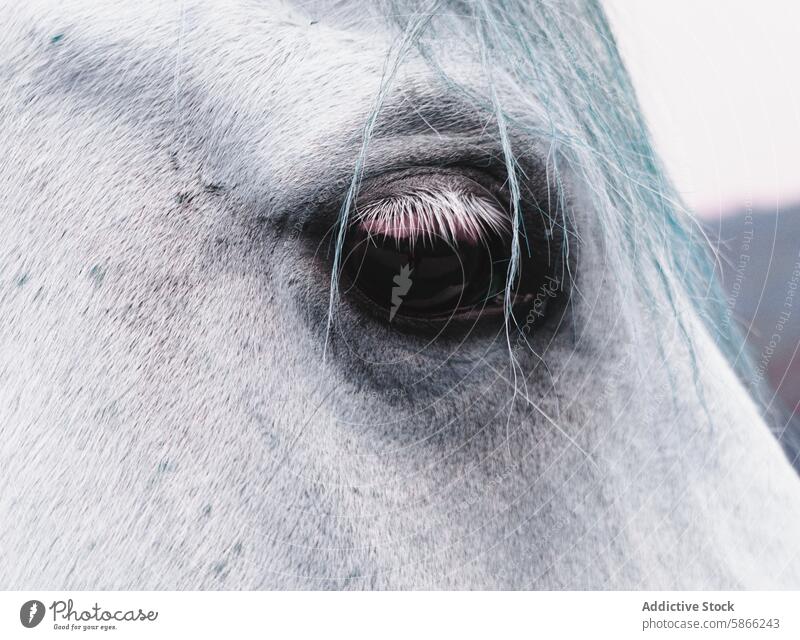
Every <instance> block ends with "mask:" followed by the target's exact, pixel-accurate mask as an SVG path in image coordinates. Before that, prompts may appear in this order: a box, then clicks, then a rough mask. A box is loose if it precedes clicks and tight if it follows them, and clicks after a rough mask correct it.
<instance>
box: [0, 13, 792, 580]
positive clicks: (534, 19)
mask: <svg viewBox="0 0 800 640" xmlns="http://www.w3.org/2000/svg"><path fill="white" fill-rule="evenodd" d="M2 13H3V16H4V19H3V23H4V29H3V35H4V46H3V50H2V53H0V78H1V79H2V82H1V83H0V86H2V91H0V120H2V123H3V126H2V128H0V140H2V149H3V150H4V153H3V156H2V160H0V198H1V199H0V203H1V207H0V209H1V210H2V215H1V216H0V318H1V319H0V430H1V432H2V439H1V440H0V461H1V464H0V468H1V469H2V472H0V514H1V515H0V549H2V554H0V586H2V587H3V588H6V589H9V588H12V589H44V588H46V589H59V590H61V589H93V590H96V589H137V590H138V589H141V590H150V589H731V588H770V589H773V588H798V587H800V555H799V554H798V551H800V479H798V477H797V474H796V473H795V471H794V469H793V468H792V465H791V461H790V460H789V459H788V458H787V456H786V455H785V452H784V451H783V450H782V448H781V444H780V442H779V440H778V438H776V437H775V435H774V434H773V433H772V430H771V428H770V425H769V424H768V417H767V413H766V412H765V411H766V409H765V407H764V406H763V405H762V403H760V402H759V400H758V396H757V390H756V389H754V387H753V385H751V384H750V383H749V382H748V379H749V378H748V375H749V374H748V365H747V361H746V357H745V355H744V352H743V348H742V343H741V341H740V340H739V339H738V338H737V337H736V335H735V334H734V332H733V330H732V329H730V325H731V323H729V322H726V317H725V314H726V313H727V309H726V306H725V303H724V301H723V300H722V296H721V295H720V294H719V293H718V291H717V288H716V285H715V284H714V282H713V277H712V273H713V269H714V264H713V263H714V259H713V257H711V256H710V254H709V252H708V251H707V250H706V245H707V242H706V239H705V238H704V236H703V232H702V229H701V228H700V227H699V226H698V225H697V224H696V223H695V222H694V221H693V218H692V216H691V214H690V212H688V211H687V210H686V208H685V207H684V206H683V205H682V203H681V200H680V198H679V196H678V195H677V193H676V191H675V189H674V188H673V187H672V186H671V183H670V182H669V178H668V177H667V174H666V171H665V170H664V168H663V167H662V166H661V163H660V161H659V160H658V157H657V155H656V153H655V151H654V149H653V146H652V144H651V142H650V138H649V134H648V130H647V125H646V123H645V121H644V118H643V116H642V115H641V113H640V112H639V110H638V107H637V104H636V97H635V91H634V89H633V87H632V85H631V82H630V80H629V78H628V76H627V74H626V72H625V68H624V65H623V63H622V60H621V58H620V55H619V54H618V52H617V48H616V46H615V43H614V36H613V33H612V31H611V29H610V28H609V25H608V23H607V21H606V19H605V17H604V15H603V12H602V8H601V7H600V5H599V4H597V3H595V2H592V1H590V0H587V1H581V2H564V3H561V2H559V3H551V2H546V1H544V0H537V1H527V0H526V1H522V0H498V1H497V2H488V1H487V0H439V1H436V0H433V1H431V2H406V0H391V1H386V2H383V1H382V2H360V1H358V0H353V1H351V2H335V1H332V2H317V1H316V0H312V1H305V0H304V1H302V2H290V1H288V0H261V1H259V2H252V1H245V0H238V1H237V2H233V3H231V2H221V1H214V0H208V1H205V2H199V1H194V0H185V1H182V2H179V3H163V2H156V1H154V0H141V1H140V2H136V3H127V2H118V3H95V2H90V1H88V0H83V1H80V2H72V3H62V4H59V5H56V4H53V3H50V2H44V1H42V0H31V1H30V2H25V3H18V2H5V3H4V4H3V9H2Z"/></svg>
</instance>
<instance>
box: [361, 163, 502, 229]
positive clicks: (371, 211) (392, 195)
mask: <svg viewBox="0 0 800 640" xmlns="http://www.w3.org/2000/svg"><path fill="white" fill-rule="evenodd" d="M353 223H354V224H358V225H360V226H361V228H362V229H363V230H364V231H366V232H367V233H370V234H381V235H383V236H386V237H390V238H391V237H394V238H396V239H397V240H398V242H399V241H400V240H407V241H410V242H411V243H412V244H413V242H414V241H415V240H416V239H421V240H422V241H423V242H428V241H430V242H433V241H434V240H437V239H438V240H444V241H445V242H449V243H469V244H477V243H479V242H482V241H485V240H486V238H487V237H488V236H490V235H505V234H507V233H509V232H510V226H511V220H510V217H509V214H508V211H507V208H506V207H504V206H503V204H502V202H501V201H500V199H499V198H498V196H497V195H495V194H494V193H493V192H492V190H491V189H489V188H487V187H486V186H484V185H482V184H479V183H478V182H476V181H474V180H471V179H470V178H467V177H465V176H457V175H453V174H438V175H437V174H429V175H424V176H413V178H411V179H408V178H407V179H399V180H396V181H394V182H392V183H390V184H388V185H382V186H381V187H380V188H379V189H377V193H375V190H373V191H372V192H368V194H367V197H365V198H360V199H359V201H358V202H357V203H356V207H355V215H354V216H353Z"/></svg>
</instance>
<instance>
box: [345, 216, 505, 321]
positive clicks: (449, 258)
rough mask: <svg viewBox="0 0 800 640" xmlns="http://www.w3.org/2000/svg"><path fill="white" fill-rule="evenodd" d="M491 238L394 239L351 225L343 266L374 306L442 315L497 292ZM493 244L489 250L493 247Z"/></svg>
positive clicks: (499, 273) (500, 269) (499, 278)
mask: <svg viewBox="0 0 800 640" xmlns="http://www.w3.org/2000/svg"><path fill="white" fill-rule="evenodd" d="M499 240H500V239H499V238H497V239H496V241H495V242H490V243H488V246H487V245H485V244H482V243H477V244H476V243H472V242H459V243H458V244H451V243H448V242H445V241H444V240H443V239H436V238H433V239H431V238H429V237H426V238H424V240H423V238H421V237H417V238H397V237H392V236H386V235H381V234H375V233H372V234H368V233H367V232H366V231H365V230H364V229H363V228H360V227H359V226H356V227H355V228H354V229H353V230H351V232H350V233H349V234H348V239H347V242H346V244H345V254H344V263H343V266H344V270H345V273H346V274H347V275H348V277H349V279H350V281H351V282H352V285H353V286H355V287H356V288H357V289H358V290H359V291H360V292H361V293H362V294H363V295H365V296H366V297H368V298H369V299H370V300H372V301H373V302H374V303H375V304H377V305H378V306H380V307H382V308H384V309H387V310H389V312H390V318H391V317H392V316H394V315H395V314H398V315H400V316H411V317H418V318H436V317H447V316H450V315H452V314H453V313H454V312H455V311H459V310H466V309H470V308H473V307H477V308H480V307H482V306H483V305H484V304H492V301H491V298H493V297H494V296H496V295H497V294H498V293H499V292H501V291H502V288H503V285H504V282H503V279H504V274H505V263H502V264H494V265H493V264H492V259H493V258H492V256H493V254H494V259H495V260H497V259H499V258H500V256H501V254H500V252H499V251H498V250H497V249H498V247H497V245H498V243H499ZM493 245H495V246H494V249H495V250H494V251H493V250H492V248H493Z"/></svg>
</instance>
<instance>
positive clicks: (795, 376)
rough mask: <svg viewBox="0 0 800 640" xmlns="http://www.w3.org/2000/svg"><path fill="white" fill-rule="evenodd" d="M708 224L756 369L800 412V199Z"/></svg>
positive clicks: (733, 310) (734, 312)
mask: <svg viewBox="0 0 800 640" xmlns="http://www.w3.org/2000/svg"><path fill="white" fill-rule="evenodd" d="M704 226H705V228H706V231H707V233H708V235H709V237H710V238H711V240H712V242H713V243H714V244H715V245H716V246H717V247H718V250H719V252H720V256H721V257H722V263H723V266H722V270H721V271H722V273H721V276H722V283H723V288H724V289H725V291H726V292H727V295H728V298H727V302H728V306H729V310H730V311H731V316H732V318H733V320H734V321H735V322H736V323H738V324H739V326H740V327H741V328H742V330H743V332H744V333H745V334H746V336H747V340H748V342H749V343H750V345H751V347H752V355H753V358H754V360H755V365H756V367H757V370H758V371H760V372H763V375H764V378H765V379H766V380H767V381H768V383H769V384H770V386H771V387H772V388H773V389H775V390H777V395H778V397H779V398H780V399H781V400H782V401H783V404H784V405H785V407H786V408H787V409H789V410H790V411H793V412H794V413H795V417H796V418H797V417H800V346H799V345H800V204H798V205H795V206H793V207H784V208H781V210H780V211H779V212H776V211H774V210H773V211H767V210H759V209H756V210H754V211H739V212H736V213H734V214H732V215H728V216H725V217H723V218H721V219H720V220H715V221H713V223H712V222H706V223H705V225H704Z"/></svg>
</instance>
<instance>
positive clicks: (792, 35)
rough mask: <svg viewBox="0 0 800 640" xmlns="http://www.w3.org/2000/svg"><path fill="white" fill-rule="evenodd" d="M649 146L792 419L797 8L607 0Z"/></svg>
mask: <svg viewBox="0 0 800 640" xmlns="http://www.w3.org/2000/svg"><path fill="white" fill-rule="evenodd" d="M604 4H605V7H606V11H607V12H608V15H609V19H610V20H611V25H612V28H613V29H614V33H615V35H616V37H617V40H618V44H619V46H620V50H621V52H622V55H623V57H624V59H625V62H626V64H627V66H628V69H629V71H630V73H631V76H632V77H633V82H634V85H635V87H636V90H637V94H638V97H639V101H640V103H641V105H642V109H643V111H644V115H645V117H646V118H647V121H648V124H649V126H650V130H651V132H652V134H653V138H654V140H655V144H656V147H657V149H658V151H659V153H660V154H661V157H662V159H663V160H664V162H665V164H666V165H667V168H668V170H669V172H670V174H671V176H672V178H673V180H674V182H675V184H676V186H677V188H678V190H679V191H680V193H681V195H682V196H683V198H684V201H685V202H686V204H687V205H689V207H691V209H692V210H693V211H694V212H695V215H697V217H698V218H699V219H700V220H701V221H702V223H703V224H704V225H705V227H706V230H707V233H708V235H709V237H710V238H711V240H712V242H713V243H714V244H715V245H716V246H717V247H718V248H719V250H720V253H721V255H722V258H723V260H722V268H721V273H720V277H721V279H722V283H723V287H724V289H725V291H726V294H727V296H728V297H727V303H728V309H729V311H730V314H731V319H732V321H733V322H736V323H738V324H739V325H740V327H741V328H742V330H743V331H744V333H745V334H746V336H747V340H748V343H749V344H750V346H751V347H752V349H751V351H752V355H753V359H754V361H755V365H756V368H757V373H758V375H760V376H763V378H764V379H765V380H766V381H767V382H768V384H769V385H770V386H771V388H772V389H773V390H774V394H775V402H776V403H783V405H784V406H785V407H786V408H787V409H789V410H790V411H793V412H794V413H795V417H798V415H800V290H799V289H800V3H797V2H789V1H788V0H786V1H780V0H767V1H765V2H752V1H750V2H745V1H743V0H739V1H733V0H727V1H723V0H669V1H667V0H654V1H648V2H638V1H635V0H606V1H605V2H604Z"/></svg>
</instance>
